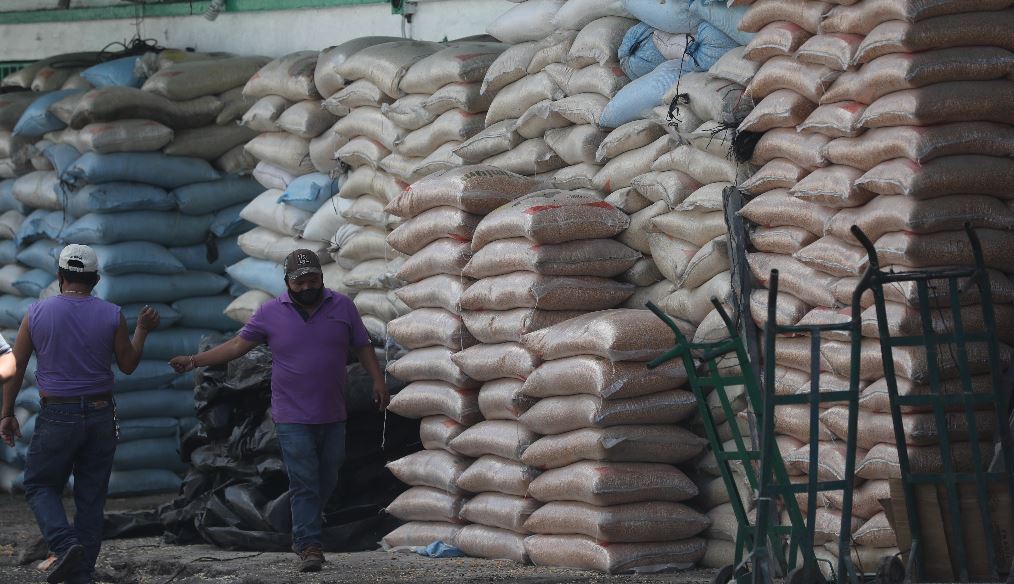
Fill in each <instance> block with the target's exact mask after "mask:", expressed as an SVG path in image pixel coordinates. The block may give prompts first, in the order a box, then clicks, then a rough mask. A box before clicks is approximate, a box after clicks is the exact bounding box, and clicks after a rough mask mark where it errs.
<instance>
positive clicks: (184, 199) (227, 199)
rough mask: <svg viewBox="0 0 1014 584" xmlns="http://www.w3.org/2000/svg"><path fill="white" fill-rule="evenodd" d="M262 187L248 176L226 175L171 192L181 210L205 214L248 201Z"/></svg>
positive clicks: (191, 213)
mask: <svg viewBox="0 0 1014 584" xmlns="http://www.w3.org/2000/svg"><path fill="white" fill-rule="evenodd" d="M263 192H264V187H262V186H261V185H260V183H258V182H257V181H255V180H254V179H253V178H250V177H248V176H236V175H233V174H229V175H226V176H225V178H223V179H222V180H216V181H212V182H205V183H197V184H193V185H187V186H185V187H180V188H178V189H176V190H174V191H173V192H172V193H171V194H172V196H173V198H174V199H176V204H177V205H178V206H179V209H180V211H181V212H183V213H186V214H188V215H205V214H207V213H214V212H215V211H218V210H220V209H224V208H226V207H231V206H233V205H237V204H239V203H249V202H250V201H252V200H254V199H255V198H256V197H257V195H259V194H261V193H263Z"/></svg>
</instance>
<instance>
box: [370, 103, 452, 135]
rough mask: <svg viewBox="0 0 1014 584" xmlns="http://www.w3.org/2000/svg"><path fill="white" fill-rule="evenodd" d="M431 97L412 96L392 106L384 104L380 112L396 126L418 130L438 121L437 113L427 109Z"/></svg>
mask: <svg viewBox="0 0 1014 584" xmlns="http://www.w3.org/2000/svg"><path fill="white" fill-rule="evenodd" d="M429 98H430V96H429V95H417V94H410V95H406V96H404V97H402V98H401V99H399V100H397V101H395V102H394V103H391V104H387V103H385V104H383V105H382V106H380V111H381V112H382V113H383V114H384V115H385V116H386V117H387V118H388V119H389V120H390V121H392V122H394V124H395V125H396V126H398V127H400V128H403V129H405V130H409V131H411V130H418V129H419V128H421V127H423V126H425V125H426V124H429V123H430V122H432V121H433V120H435V119H437V115H438V114H436V113H432V112H430V111H429V110H427V109H425V108H424V107H423V105H425V103H426V100H428V99H429Z"/></svg>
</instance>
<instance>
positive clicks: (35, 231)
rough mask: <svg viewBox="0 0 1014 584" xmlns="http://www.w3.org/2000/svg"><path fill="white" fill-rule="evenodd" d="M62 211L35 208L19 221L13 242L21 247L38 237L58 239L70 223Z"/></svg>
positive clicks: (38, 238)
mask: <svg viewBox="0 0 1014 584" xmlns="http://www.w3.org/2000/svg"><path fill="white" fill-rule="evenodd" d="M68 219H69V218H68V217H67V216H66V215H65V214H64V212H63V211H47V210H46V209H36V210H34V211H32V212H31V214H29V215H28V216H27V217H25V220H24V221H22V222H21V226H20V227H19V228H18V233H17V235H15V236H14V243H16V244H18V247H23V246H26V245H29V244H31V243H34V242H36V241H39V240H40V239H53V240H57V241H59V239H60V235H61V234H62V233H63V230H64V229H65V228H66V227H67V226H68V225H69V224H70V223H69V222H68Z"/></svg>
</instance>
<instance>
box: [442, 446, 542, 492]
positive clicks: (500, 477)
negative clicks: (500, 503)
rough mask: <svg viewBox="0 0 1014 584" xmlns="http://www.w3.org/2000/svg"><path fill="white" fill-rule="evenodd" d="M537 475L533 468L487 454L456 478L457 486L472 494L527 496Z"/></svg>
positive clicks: (537, 472)
mask: <svg viewBox="0 0 1014 584" xmlns="http://www.w3.org/2000/svg"><path fill="white" fill-rule="evenodd" d="M538 475H539V471H537V470H535V469H534V468H532V467H530V466H527V465H524V464H521V463H520V462H515V461H513V460H507V459H506V458H500V457H499V456H493V455H491V454H488V455H486V456H483V457H482V458H480V459H478V460H476V461H475V462H473V463H472V465H471V466H469V467H468V470H466V471H465V472H463V473H462V474H461V476H460V477H459V478H458V481H457V482H458V485H459V486H460V487H461V488H462V489H465V490H466V491H470V492H472V493H488V492H496V493H503V494H505V495H516V496H518V497H527V496H528V487H529V485H530V484H531V482H532V480H533V479H535V477H537V476H538Z"/></svg>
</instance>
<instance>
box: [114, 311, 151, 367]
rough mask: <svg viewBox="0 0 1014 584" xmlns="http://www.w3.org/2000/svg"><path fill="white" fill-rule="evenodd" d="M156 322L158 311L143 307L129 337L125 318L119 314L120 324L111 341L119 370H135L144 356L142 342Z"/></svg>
mask: <svg viewBox="0 0 1014 584" xmlns="http://www.w3.org/2000/svg"><path fill="white" fill-rule="evenodd" d="M158 323H159V314H158V312H157V311H155V309H153V308H151V307H149V306H146V307H144V309H142V310H141V312H140V313H139V314H138V316H137V326H135V327H134V336H133V338H131V337H130V335H128V334H127V319H126V318H124V317H123V314H122V313H121V314H120V324H119V326H117V328H116V337H115V339H114V341H113V354H114V355H115V356H116V366H117V367H119V368H120V371H122V372H124V373H126V374H127V375H130V374H131V373H133V372H134V371H135V370H137V365H138V364H139V363H140V362H141V358H142V357H144V342H145V341H146V340H147V339H148V333H149V332H151V331H153V330H155V329H156V328H158Z"/></svg>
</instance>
